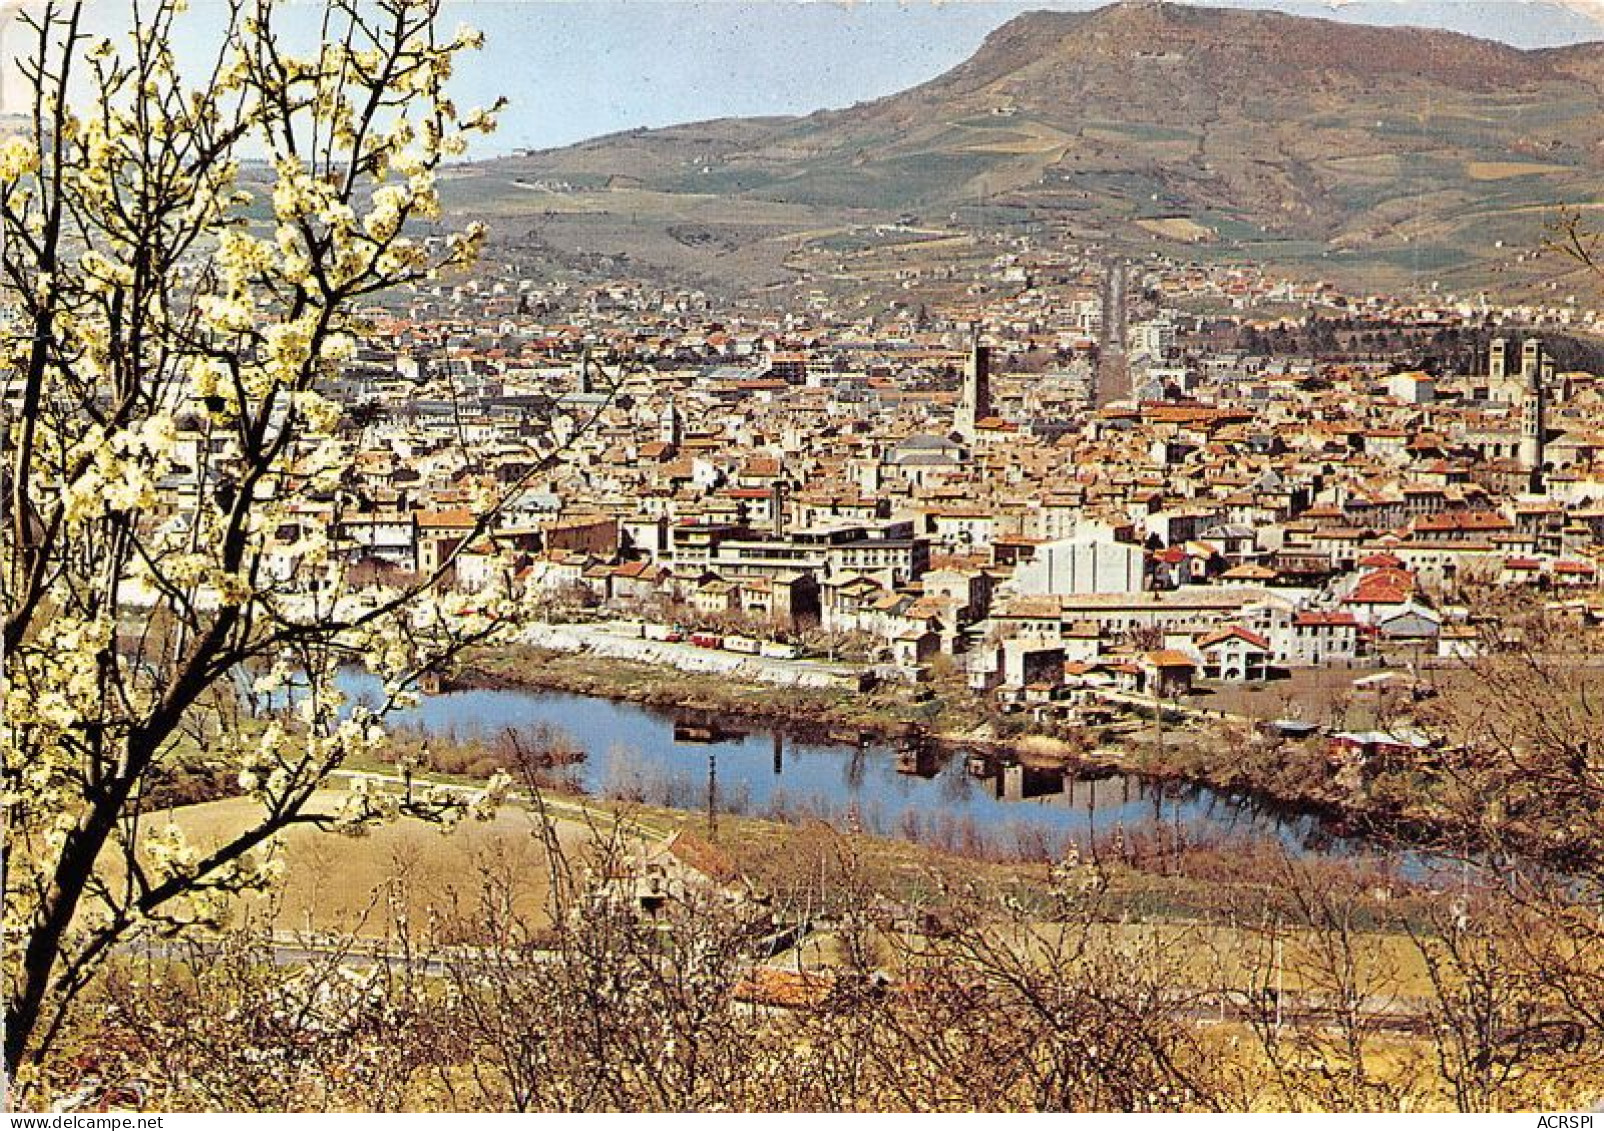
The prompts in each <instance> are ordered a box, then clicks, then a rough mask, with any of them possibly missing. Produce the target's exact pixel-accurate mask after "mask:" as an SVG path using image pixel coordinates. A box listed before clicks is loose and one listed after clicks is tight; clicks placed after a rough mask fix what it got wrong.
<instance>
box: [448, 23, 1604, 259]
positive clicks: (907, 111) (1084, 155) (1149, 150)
mask: <svg viewBox="0 0 1604 1131" xmlns="http://www.w3.org/2000/svg"><path fill="white" fill-rule="evenodd" d="M1601 88H1604V45H1600V44H1583V45H1580V46H1577V47H1570V48H1561V49H1548V50H1534V51H1528V50H1521V49H1517V48H1514V47H1510V46H1507V45H1504V44H1499V43H1493V42H1489V41H1486V40H1481V39H1476V38H1473V37H1470V36H1466V35H1461V34H1457V33H1453V32H1446V31H1435V30H1428V29H1418V28H1395V27H1373V26H1363V25H1356V24H1347V23H1341V22H1337V21H1333V20H1325V19H1309V18H1304V17H1298V16H1291V15H1287V14H1283V13H1279V12H1269V11H1256V10H1242V9H1213V8H1202V7H1196V6H1193V5H1186V4H1173V3H1162V2H1156V0H1125V2H1121V3H1116V4H1112V5H1110V6H1108V7H1105V8H1101V9H1097V10H1095V11H1089V12H1034V13H1029V14H1025V15H1021V16H1019V17H1017V18H1015V19H1013V20H1011V21H1009V22H1008V23H1007V24H1005V25H1004V26H1002V27H1000V28H998V29H997V30H996V31H994V32H993V33H991V34H990V35H989V36H988V37H987V38H986V40H985V41H984V43H982V45H981V46H980V48H979V50H977V51H976V52H975V54H974V55H973V56H972V57H971V58H970V59H968V60H967V61H965V62H964V63H962V64H960V65H959V66H957V67H955V68H953V69H952V70H950V71H948V72H947V73H945V74H943V75H940V76H938V77H937V78H935V79H932V80H931V81H929V82H926V83H924V84H921V85H919V86H917V87H914V88H912V89H909V90H906V91H903V92H901V93H898V94H894V95H891V96H888V97H885V98H881V99H877V100H874V101H871V102H865V103H860V104H858V105H856V106H852V107H850V108H846V109H841V110H832V111H820V112H818V113H814V114H810V115H808V116H806V117H801V118H760V119H724V120H718V121H711V122H702V123H696V124H692V125H686V126H675V127H671V128H668V129H662V130H651V131H646V130H640V131H633V132H630V133H627V134H616V135H611V136H609V137H605V138H598V139H595V140H593V141H589V142H585V143H582V144H580V145H576V146H570V147H567V148H565V149H559V150H550V151H543V152H538V153H532V154H528V155H525V156H522V157H518V158H509V159H506V160H503V161H499V162H494V163H490V164H488V165H486V166H483V167H482V169H481V171H482V173H483V175H484V176H485V177H488V178H490V179H491V180H492V181H494V180H496V179H501V180H502V181H503V182H506V181H515V182H522V183H525V184H528V183H531V182H538V183H542V184H547V185H550V184H560V185H562V186H563V187H564V189H565V190H571V191H580V192H608V191H613V192H616V191H621V190H629V191H636V192H641V191H644V192H649V193H653V194H668V195H670V196H681V197H689V196H693V195H694V196H695V197H697V198H706V197H714V198H717V199H718V200H720V201H722V202H723V203H724V205H725V216H726V217H728V221H727V222H728V223H733V224H736V225H737V226H739V224H740V223H741V222H742V221H741V218H742V217H743V216H746V215H747V214H748V213H749V212H750V211H751V210H753V209H755V210H758V211H763V210H764V209H768V210H769V213H770V215H769V219H770V221H771V222H772V221H774V220H776V219H777V218H778V216H779V214H778V213H774V212H773V209H775V208H776V207H786V206H788V207H790V208H792V209H804V210H824V211H826V212H832V213H835V214H840V213H842V212H849V213H855V214H870V213H872V214H887V215H910V214H911V215H914V216H918V217H921V218H927V217H931V216H940V217H942V218H944V219H946V218H956V219H958V220H960V221H962V222H965V223H968V224H972V225H980V226H984V225H987V224H1002V225H1007V224H1020V223H1029V224H1036V225H1048V226H1053V227H1056V228H1061V229H1062V230H1064V231H1066V232H1067V233H1069V234H1072V235H1079V236H1083V237H1086V238H1094V239H1109V240H1116V241H1117V240H1121V239H1127V238H1131V237H1132V236H1133V234H1134V237H1135V238H1137V239H1138V240H1158V241H1160V242H1166V241H1176V240H1180V241H1186V242H1190V243H1193V244H1197V245H1199V246H1207V247H1212V248H1214V249H1216V250H1217V251H1219V252H1221V253H1225V252H1230V253H1232V254H1240V255H1242V256H1245V257H1256V258H1260V259H1263V260H1266V261H1269V262H1280V263H1285V264H1302V265H1305V266H1313V265H1315V264H1317V263H1318V264H1319V266H1320V268H1321V269H1322V270H1324V269H1325V268H1326V267H1327V266H1328V265H1329V261H1331V260H1332V259H1333V258H1335V259H1336V260H1337V261H1338V262H1337V263H1336V264H1335V265H1334V266H1333V270H1335V271H1337V272H1338V273H1340V270H1338V269H1340V268H1343V267H1350V268H1351V267H1358V268H1361V269H1362V271H1363V272H1365V273H1370V274H1375V273H1379V274H1380V275H1382V276H1384V277H1385V276H1389V275H1391V276H1398V277H1400V278H1406V277H1419V276H1421V275H1422V274H1430V275H1431V276H1432V277H1433V278H1442V279H1444V281H1447V282H1450V283H1455V282H1457V283H1462V284H1466V285H1475V284H1476V283H1478V282H1479V283H1482V284H1485V283H1486V282H1487V281H1488V280H1489V279H1490V278H1492V277H1493V276H1494V275H1495V274H1496V273H1497V271H1498V270H1500V269H1502V266H1503V261H1504V260H1505V259H1507V258H1508V256H1507V253H1506V252H1504V251H1503V250H1501V249H1502V248H1510V247H1527V248H1530V247H1535V246H1536V244H1537V243H1538V242H1539V240H1540V236H1541V229H1542V224H1543V222H1544V221H1545V220H1546V219H1548V218H1550V217H1551V216H1552V215H1553V208H1554V206H1555V205H1556V204H1557V203H1558V202H1562V201H1566V202H1576V201H1581V200H1589V199H1591V198H1592V196H1593V195H1594V191H1595V186H1596V184H1597V181H1598V173H1599V167H1600V164H1601V162H1604V114H1601V113H1600V109H1599V108H1600V93H1601ZM478 187H479V189H480V190H481V191H483V190H485V189H486V188H487V185H486V184H481V185H479V186H478ZM716 236H717V238H716V240H715V242H716V243H719V246H720V247H721V248H722V250H723V251H724V252H729V251H731V250H733V249H734V248H735V247H737V246H738V245H740V244H741V243H742V239H741V237H740V234H739V233H738V232H734V231H731V232H726V233H724V234H723V235H717V234H716Z"/></svg>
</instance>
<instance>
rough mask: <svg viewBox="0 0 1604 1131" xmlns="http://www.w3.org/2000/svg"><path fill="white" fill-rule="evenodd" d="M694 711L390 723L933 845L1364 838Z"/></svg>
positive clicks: (516, 699) (574, 704) (425, 702)
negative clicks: (513, 742) (551, 742)
mask: <svg viewBox="0 0 1604 1131" xmlns="http://www.w3.org/2000/svg"><path fill="white" fill-rule="evenodd" d="M345 685H346V690H347V693H348V694H349V695H351V696H352V697H353V698H354V699H358V700H360V699H362V698H370V697H372V696H374V695H376V693H377V688H378V684H377V681H376V680H373V679H372V678H371V677H368V676H363V675H356V674H351V675H348V676H346V677H345ZM692 718H693V716H690V715H689V714H685V715H678V716H676V713H675V712H672V711H661V710H655V709H652V708H647V707H642V706H638V705H636V704H633V703H625V702H615V701H613V700H608V699H602V698H598V697H593V696H586V695H574V694H568V693H563V692H551V691H541V690H523V689H518V690H470V691H454V692H448V693H445V694H439V695H427V696H424V697H423V699H422V702H421V703H420V704H419V705H418V706H417V707H416V708H414V709H412V710H409V711H404V712H398V713H397V714H395V715H392V716H391V719H390V725H391V726H392V727H393V728H396V729H401V728H407V729H412V730H421V731H422V732H423V733H425V734H427V735H428V736H430V737H432V738H435V739H437V740H440V741H450V740H453V739H469V738H475V737H478V738H487V739H494V738H495V737H496V736H497V735H499V734H501V733H503V732H505V731H506V730H507V729H508V728H516V729H519V730H527V729H530V728H535V727H540V726H547V727H551V728H555V729H556V730H557V731H559V732H561V733H562V734H564V735H566V736H567V737H568V738H570V739H571V740H572V742H573V743H574V744H575V745H577V746H578V747H579V748H580V749H582V750H583V751H584V758H583V759H582V760H581V761H580V762H578V763H577V764H575V765H573V766H570V767H568V768H567V770H566V771H565V772H566V774H567V775H568V778H569V780H570V781H571V782H572V784H573V785H575V786H576V787H578V788H579V789H580V790H582V791H583V792H585V793H587V794H590V795H592V796H598V797H619V798H625V799H632V800H638V801H643V802H646V803H648V804H657V805H666V806H670V807H675V808H682V809H693V810H704V809H705V808H706V805H707V799H708V795H709V790H710V786H711V792H712V795H713V797H714V799H715V806H716V809H717V810H718V811H720V812H735V813H743V814H748V815H753V816H765V815H785V816H787V817H789V818H792V819H796V818H800V817H806V816H816V817H819V818H821V819H825V820H828V821H831V822H832V823H835V824H837V825H838V826H843V827H844V826H846V825H849V824H854V823H855V824H856V826H857V827H858V828H861V829H862V830H863V831H865V832H869V833H875V834H880V835H887V836H904V837H910V838H913V839H918V840H922V841H924V842H926V843H933V844H937V845H940V846H943V847H951V848H975V847H977V846H978V847H983V848H989V849H993V850H998V851H1002V852H1028V853H1040V852H1042V851H1043V850H1045V851H1048V852H1051V853H1055V854H1057V853H1061V852H1062V851H1063V850H1064V848H1065V847H1066V846H1067V845H1068V844H1069V843H1071V842H1073V843H1075V844H1076V845H1078V846H1079V847H1081V848H1082V849H1085V848H1087V847H1089V846H1090V845H1092V843H1093V842H1094V841H1096V842H1100V843H1105V844H1106V843H1108V842H1109V841H1110V840H1111V839H1113V838H1116V837H1119V838H1124V839H1125V840H1126V841H1127V842H1128V843H1151V844H1153V845H1155V846H1157V845H1159V844H1165V845H1168V846H1170V848H1171V849H1173V848H1174V847H1175V846H1176V845H1177V844H1201V843H1218V842H1221V841H1226V840H1248V839H1257V840H1265V839H1274V840H1278V841H1280V842H1281V843H1283V844H1285V845H1286V846H1287V847H1289V848H1291V849H1292V850H1294V851H1295V852H1300V853H1302V852H1315V853H1322V854H1338V855H1352V854H1355V853H1359V852H1362V851H1363V850H1364V844H1363V842H1357V841H1352V840H1347V839H1344V838H1342V837H1340V836H1336V835H1333V834H1332V833H1331V832H1330V830H1328V829H1327V828H1326V827H1325V825H1324V823H1323V822H1322V821H1321V820H1319V819H1318V818H1315V817H1312V816H1308V815H1300V814H1289V813H1286V812H1280V811H1277V810H1275V809H1273V808H1270V807H1266V806H1264V805H1262V804H1258V803H1255V802H1254V801H1253V800H1252V799H1250V798H1245V797H1238V796H1230V795H1226V794H1222V793H1219V792H1216V791H1213V790H1209V789H1206V788H1202V787H1196V786H1190V785H1184V784H1175V783H1165V784H1157V783H1153V782H1148V781H1145V780H1143V779H1140V778H1136V777H1131V776H1124V775H1113V776H1107V775H1103V776H1098V777H1077V776H1075V775H1066V774H1063V773H1058V772H1050V771H1036V770H1030V769H1025V768H1004V767H1000V766H998V765H996V764H995V763H994V762H991V763H985V764H972V763H971V761H970V760H969V759H968V758H966V757H965V756H964V755H962V754H960V753H957V752H953V751H938V752H930V753H927V754H925V755H924V756H922V757H920V758H918V759H911V758H907V757H904V756H902V755H900V754H899V751H898V750H897V749H896V748H895V747H893V746H891V745H889V744H885V743H868V744H865V745H859V744H857V743H856V742H847V741H841V740H839V739H835V740H832V739H831V738H830V737H829V735H828V734H827V733H825V732H822V731H820V732H817V733H808V732H806V731H798V730H795V729H789V728H785V727H781V726H777V725H775V724H773V723H771V722H766V721H764V722H758V721H739V722H737V721H734V720H725V721H724V722H723V724H722V726H721V727H720V732H718V733H715V735H714V736H713V737H714V739H715V740H714V741H706V740H705V739H706V738H707V737H708V736H707V735H706V734H698V739H700V740H692V739H691V738H690V737H689V735H687V734H686V732H685V729H684V727H683V726H681V727H679V728H677V727H676V723H677V722H678V723H684V722H685V721H687V720H690V719H692ZM695 721H696V722H703V721H705V719H703V718H701V717H696V718H695ZM677 730H678V734H677ZM710 778H711V782H710Z"/></svg>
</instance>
